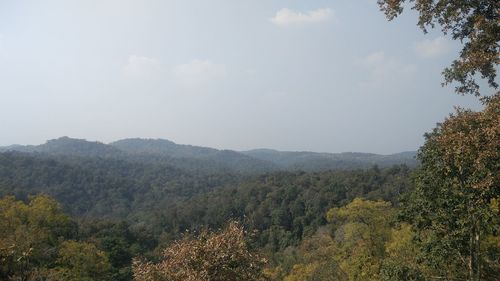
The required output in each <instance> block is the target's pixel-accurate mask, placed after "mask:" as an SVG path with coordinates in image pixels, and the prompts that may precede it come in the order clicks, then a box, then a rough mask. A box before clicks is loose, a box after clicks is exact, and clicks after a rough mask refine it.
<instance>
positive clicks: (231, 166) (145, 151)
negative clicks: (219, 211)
mask: <svg viewBox="0 0 500 281" xmlns="http://www.w3.org/2000/svg"><path fill="white" fill-rule="evenodd" d="M2 151H19V152H26V153H40V154H46V155H53V156H71V157H74V156H76V157H85V158H88V157H92V158H112V159H120V160H127V161H132V162H141V163H161V164H168V165H169V166H172V167H175V168H178V169H181V170H184V171H189V172H194V171H196V172H201V173H221V172H224V173H234V172H236V173H243V174H258V173H266V172H273V171H278V170H291V171H298V170H302V171H325V170H351V169H365V168H369V167H371V166H374V165H377V166H379V167H389V166H393V165H400V164H405V165H407V166H409V167H415V166H416V165H417V164H418V161H417V160H416V159H415V155H416V152H402V153H397V154H391V155H379V154H373V153H358V152H345V153H317V152H307V151H304V152H290V151H277V150H272V149H255V150H249V151H242V152H237V151H233V150H219V149H214V148H209V147H200V146H193V145H183V144H176V143H174V142H172V141H169V140H165V139H140V138H131V139H123V140H119V141H115V142H112V143H110V144H104V143H101V142H92V141H87V140H84V139H74V138H69V137H61V138H58V139H53V140H49V141H47V142H46V143H45V144H41V145H27V146H22V145H11V146H6V147H0V152H2Z"/></svg>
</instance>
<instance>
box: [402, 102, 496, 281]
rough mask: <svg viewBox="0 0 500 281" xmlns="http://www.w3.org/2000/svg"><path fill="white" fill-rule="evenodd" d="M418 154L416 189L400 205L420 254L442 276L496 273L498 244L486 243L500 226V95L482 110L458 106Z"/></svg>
mask: <svg viewBox="0 0 500 281" xmlns="http://www.w3.org/2000/svg"><path fill="white" fill-rule="evenodd" d="M419 159H420V160H421V162H422V166H421V168H420V170H419V171H418V172H417V174H416V176H415V190H414V191H413V192H412V193H411V194H410V195H409V196H408V198H407V199H406V200H405V201H404V202H403V204H402V207H403V219H404V220H405V221H407V222H409V223H411V224H412V225H413V228H414V229H415V231H416V233H417V238H418V239H419V241H420V242H421V243H422V245H423V247H422V255H423V257H422V260H424V261H426V262H427V265H428V266H430V267H433V268H434V269H435V270H436V271H437V272H438V273H439V275H440V277H441V278H448V279H451V278H459V279H460V278H462V279H467V280H492V279H494V278H496V277H498V268H500V267H499V260H498V252H499V250H500V249H499V248H498V244H496V243H489V244H484V243H485V241H486V240H488V241H489V240H491V239H493V240H494V237H498V236H497V235H498V233H499V231H500V229H499V217H500V214H499V212H498V207H495V206H497V205H498V197H499V194H500V97H499V96H496V97H493V98H492V99H491V100H490V101H488V102H487V104H486V108H485V109H484V110H483V111H481V112H473V111H470V110H461V109H459V110H457V112H456V113H455V114H453V115H451V116H450V117H449V118H447V119H446V120H445V121H444V122H443V123H442V124H439V125H438V126H437V128H435V129H434V131H433V132H432V133H429V134H427V135H426V142H425V144H424V146H423V147H422V148H421V149H420V152H419ZM486 247H488V248H486ZM487 253H497V254H496V257H497V258H493V259H492V258H491V257H492V256H491V255H489V254H487ZM493 256H495V255H493ZM495 272H496V273H495ZM491 274H493V275H491Z"/></svg>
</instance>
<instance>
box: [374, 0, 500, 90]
mask: <svg viewBox="0 0 500 281" xmlns="http://www.w3.org/2000/svg"><path fill="white" fill-rule="evenodd" d="M407 2H408V3H412V9H413V10H416V11H417V12H418V13H419V20H418V25H419V26H420V28H421V29H422V30H423V31H424V32H427V30H428V28H434V27H435V26H436V24H438V25H440V26H441V30H442V32H443V33H444V34H451V36H452V38H453V39H454V40H460V42H462V43H463V48H462V50H461V52H460V55H459V57H458V58H457V59H455V60H454V61H453V62H452V64H451V66H449V67H448V68H446V69H445V70H444V71H443V75H444V83H443V84H445V85H446V84H450V83H453V82H458V85H457V86H456V87H455V91H456V92H457V93H459V94H473V95H476V96H480V95H481V93H480V87H479V83H478V81H476V80H477V79H476V78H477V76H478V75H480V76H481V78H482V79H486V81H487V83H488V85H489V86H490V87H491V88H493V89H498V83H497V82H496V81H495V79H496V74H497V72H496V67H497V66H498V64H499V62H500V56H499V52H500V45H499V43H498V42H499V40H500V2H499V1H498V0H476V1H463V0H378V4H379V6H380V8H381V10H382V11H383V12H384V13H385V15H386V16H387V18H388V19H389V20H392V19H394V18H396V17H397V16H398V15H400V14H401V13H402V12H403V8H404V6H405V4H406V3H407ZM483 94H484V93H483Z"/></svg>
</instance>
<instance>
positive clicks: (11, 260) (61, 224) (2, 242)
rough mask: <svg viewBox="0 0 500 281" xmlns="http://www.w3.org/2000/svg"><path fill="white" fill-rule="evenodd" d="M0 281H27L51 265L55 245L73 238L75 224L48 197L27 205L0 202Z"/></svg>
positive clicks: (55, 254)
mask: <svg viewBox="0 0 500 281" xmlns="http://www.w3.org/2000/svg"><path fill="white" fill-rule="evenodd" d="M0 226H1V227H0V261H1V263H0V279H8V278H14V279H19V280H28V279H29V278H33V277H34V276H37V275H40V274H43V272H45V271H46V269H48V268H50V267H51V266H53V263H54V262H55V260H56V258H57V253H58V246H59V244H60V242H61V241H63V240H64V239H65V238H67V237H72V236H74V234H75V232H76V225H75V224H74V223H73V222H72V221H71V219H70V218H69V217H68V216H66V215H65V214H64V213H63V212H62V210H61V207H60V205H59V204H58V203H57V202H56V201H55V200H54V199H52V198H50V197H49V196H47V195H39V196H35V197H32V198H31V200H30V202H29V204H25V203H23V202H21V201H16V200H15V199H14V197H5V198H3V199H0Z"/></svg>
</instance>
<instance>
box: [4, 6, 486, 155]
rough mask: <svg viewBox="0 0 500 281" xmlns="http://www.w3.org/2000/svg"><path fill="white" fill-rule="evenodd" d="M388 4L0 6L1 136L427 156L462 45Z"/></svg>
mask: <svg viewBox="0 0 500 281" xmlns="http://www.w3.org/2000/svg"><path fill="white" fill-rule="evenodd" d="M415 23H416V17H415V14H412V13H407V14H405V15H403V16H402V17H400V18H398V19H397V20H395V21H393V22H388V21H387V20H386V19H385V18H384V15H383V14H382V13H381V12H380V11H379V10H378V7H377V5H376V1H370V0H356V1H353V0H345V1H340V0H339V1H313V0H307V1H304V0H303V1H269V0H261V1H257V0H247V1H245V0H239V1H235V0H226V1H222V0H221V1H218V0H211V1H207V0H199V1H188V0H179V1H166V0H165V1H145V0H135V1H132V0H115V1H107V0H95V1H90V0H81V1H71V0H61V1H36V0H33V1H22V0H0V102H1V110H0V145H8V144H13V143H20V144H38V143H43V142H44V141H45V140H47V139H52V138H56V137H59V136H70V137H76V138H85V139H89V140H100V141H103V142H110V141H114V140H117V139H121V138H127V137H144V138H166V139H170V140H172V141H175V142H177V143H186V144H194V145H203V146H211V147H216V148H227V149H236V150H244V149H251V148H260V147H266V148H275V149H280V150H312V151H325V152H342V151H362V152H375V153H393V152H399V151H405V150H415V149H417V148H418V147H419V146H420V145H421V144H422V143H423V137H422V135H423V134H424V133H425V132H427V131H430V130H431V129H432V128H433V127H434V126H435V123H436V122H439V121H441V120H442V119H443V118H444V117H445V116H446V115H447V114H448V113H450V112H452V111H453V106H454V105H461V106H467V107H473V108H479V105H478V103H477V102H476V100H475V99H474V98H471V97H461V96H457V95H455V94H454V93H453V89H452V88H451V87H445V88H442V87H441V85H440V83H441V81H442V77H441V75H440V72H441V70H442V69H443V68H444V67H445V66H447V65H448V64H449V63H450V62H451V61H452V59H453V58H454V57H455V56H457V52H458V50H459V45H457V43H455V42H451V41H449V40H448V39H447V38H444V37H441V34H440V33H439V32H437V31H436V32H431V33H429V34H427V35H424V34H422V32H421V31H420V30H419V29H418V27H417V26H416V24H415Z"/></svg>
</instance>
